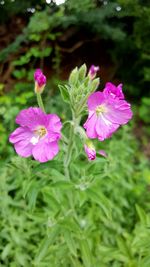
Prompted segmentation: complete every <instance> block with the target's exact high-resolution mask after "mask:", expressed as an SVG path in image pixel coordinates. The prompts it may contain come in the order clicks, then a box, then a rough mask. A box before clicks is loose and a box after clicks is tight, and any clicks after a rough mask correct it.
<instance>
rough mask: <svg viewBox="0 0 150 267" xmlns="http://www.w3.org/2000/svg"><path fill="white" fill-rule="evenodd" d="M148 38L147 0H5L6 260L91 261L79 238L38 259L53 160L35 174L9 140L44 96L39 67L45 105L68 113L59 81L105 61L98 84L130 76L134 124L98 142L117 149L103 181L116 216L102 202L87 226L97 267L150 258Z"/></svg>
mask: <svg viewBox="0 0 150 267" xmlns="http://www.w3.org/2000/svg"><path fill="white" fill-rule="evenodd" d="M149 39H150V3H149V1H148V0H134V1H133V0H116V1H115V0H114V1H113V0H66V1H65V0H41V1H40V0H39V1H37V0H30V1H29V0H21V1H20V0H1V1H0V200H1V211H0V229H1V233H0V254H1V256H0V266H2V267H3V266H4V267H9V266H10V267H20V266H25V267H28V266H36V267H38V266H39V267H40V266H44V267H55V266H58V267H61V266H62V267H72V266H75V267H82V266H86V267H89V266H90V265H88V262H89V260H88V256H87V255H86V253H84V252H83V254H84V259H85V260H84V262H82V261H81V260H79V262H75V260H74V259H73V256H72V251H73V248H72V249H71V252H68V249H67V246H65V244H63V245H60V244H59V242H58V243H56V244H55V247H53V253H52V254H51V253H47V252H46V253H44V252H42V253H43V254H42V256H41V254H40V256H39V258H38V259H39V260H38V261H37V262H36V264H35V263H34V264H33V262H34V259H35V257H36V255H38V250H39V245H40V243H41V240H42V238H43V237H44V236H45V232H46V230H45V221H46V220H47V219H48V218H49V216H50V214H49V212H48V209H50V210H51V209H52V210H53V207H51V205H50V204H49V203H53V205H54V206H55V205H56V204H57V203H54V202H55V201H54V199H52V197H51V195H50V194H48V193H45V191H44V190H43V191H42V189H41V191H40V188H42V186H43V184H42V185H41V182H40V178H41V177H43V179H44V172H46V171H47V169H46V170H45V169H44V168H43V169H44V171H43V173H42V174H41V172H39V170H38V169H37V171H35V173H34V174H33V173H32V169H33V167H37V166H36V163H35V162H33V163H32V164H31V163H30V162H29V161H28V159H21V158H19V157H17V156H16V155H15V152H14V150H13V147H12V146H11V145H10V144H9V142H8V136H9V134H10V133H11V132H12V131H13V130H14V128H15V127H16V126H15V116H16V115H17V114H18V112H19V111H20V110H21V109H24V108H26V107H29V106H32V105H33V106H34V105H36V99H35V97H34V81H33V73H34V71H35V69H36V68H42V69H43V71H44V74H45V75H46V76H47V80H48V82H47V85H46V89H45V92H44V94H43V97H44V101H45V105H46V110H47V111H48V112H51V113H52V112H56V113H57V114H59V116H60V117H61V119H62V121H65V120H66V119H67V117H68V115H67V114H68V109H67V108H66V105H65V104H64V103H63V102H62V100H61V97H60V94H59V90H58V86H57V85H58V84H62V83H64V82H65V81H66V80H67V78H68V76H69V73H70V71H71V70H72V69H73V68H74V67H75V66H81V65H82V64H83V63H86V64H87V66H88V67H90V66H91V65H92V64H94V65H98V66H100V71H99V73H98V75H99V76H100V77H101V85H100V89H102V88H103V87H104V85H105V83H106V82H107V81H111V82H113V83H115V84H116V85H117V84H119V83H123V85H124V87H123V88H124V93H125V95H126V97H127V99H128V101H129V102H130V103H131V104H132V108H133V112H134V118H133V120H132V122H131V123H130V124H129V125H128V126H125V127H124V128H123V129H120V130H119V131H118V133H117V134H116V135H115V136H114V137H113V138H112V139H111V140H108V141H106V142H105V143H103V144H100V146H101V145H102V146H103V148H104V149H105V150H106V151H107V153H108V154H109V155H110V156H109V157H110V161H109V164H108V163H106V162H103V161H102V162H98V164H101V165H102V167H101V173H103V177H105V179H102V180H101V182H100V186H101V190H102V192H103V193H105V194H106V196H107V197H108V198H109V200H110V201H111V203H112V204H111V205H112V210H113V216H114V217H113V221H111V222H110V221H109V220H107V219H105V216H104V215H102V214H100V216H99V215H98V212H97V210H96V206H92V209H91V210H90V211H89V213H88V212H87V213H88V219H89V222H90V224H91V225H95V230H92V231H93V232H92V231H91V232H90V230H88V231H87V232H88V233H89V232H90V234H89V236H90V238H91V240H93V241H91V242H93V243H94V244H96V245H95V246H96V248H95V252H94V253H95V258H94V263H93V265H92V267H111V266H113V267H123V266H125V267H150V164H149V160H150V88H149V85H150V53H149V52H150V42H149ZM83 161H84V160H83ZM85 161H86V160H85ZM77 164H80V163H79V162H77ZM43 166H44V165H43ZM51 167H52V166H51ZM94 171H95V169H94V168H93V173H94ZM87 173H88V169H87ZM25 174H26V175H25ZM95 175H97V174H96V172H95ZM29 177H30V178H33V180H32V183H31V181H30V183H29ZM27 186H28V188H27ZM62 190H63V188H62ZM120 190H122V191H120ZM25 195H27V196H26V198H24V196H25ZM81 198H83V196H82V197H81ZM49 205H50V207H49ZM56 206H57V205H56ZM81 206H82V205H81ZM87 207H90V205H88V203H87V206H86V207H84V208H83V210H82V207H80V209H81V213H83V214H84V213H85V210H88V208H87ZM54 209H55V208H54ZM90 229H91V228H90ZM96 229H97V230H96ZM94 231H95V232H94ZM97 235H99V236H100V240H99V239H98V238H97ZM69 242H70V240H69ZM44 248H45V247H44ZM50 251H51V250H50ZM69 253H70V254H69ZM87 254H88V253H87ZM70 255H71V256H70ZM86 257H87V258H86ZM93 257H94V256H93ZM32 264H33V265H32Z"/></svg>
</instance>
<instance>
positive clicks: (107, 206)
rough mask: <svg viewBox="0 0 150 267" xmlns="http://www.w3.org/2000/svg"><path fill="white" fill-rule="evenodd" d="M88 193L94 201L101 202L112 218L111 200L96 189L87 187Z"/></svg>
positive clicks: (106, 213) (100, 204)
mask: <svg viewBox="0 0 150 267" xmlns="http://www.w3.org/2000/svg"><path fill="white" fill-rule="evenodd" d="M86 192H87V195H88V196H89V197H90V198H91V200H92V201H94V202H96V203H97V204H99V206H100V207H101V209H102V210H103V212H104V213H105V215H106V216H107V217H108V218H109V219H111V204H110V202H109V200H108V199H107V198H106V197H105V195H104V194H102V193H101V192H96V191H94V189H91V188H89V189H87V190H86Z"/></svg>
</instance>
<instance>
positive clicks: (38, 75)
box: [34, 69, 46, 87]
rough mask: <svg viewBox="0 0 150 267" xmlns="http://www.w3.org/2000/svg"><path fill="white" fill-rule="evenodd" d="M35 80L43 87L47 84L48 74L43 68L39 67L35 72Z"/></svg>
mask: <svg viewBox="0 0 150 267" xmlns="http://www.w3.org/2000/svg"><path fill="white" fill-rule="evenodd" d="M34 80H35V81H36V82H37V83H38V86H40V87H42V86H43V85H45V84H46V76H45V75H44V74H43V72H42V70H41V69H37V70H36V71H35V73H34Z"/></svg>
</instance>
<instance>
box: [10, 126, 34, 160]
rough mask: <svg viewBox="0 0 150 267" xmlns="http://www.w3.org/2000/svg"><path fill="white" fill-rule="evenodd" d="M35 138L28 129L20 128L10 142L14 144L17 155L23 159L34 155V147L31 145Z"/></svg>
mask: <svg viewBox="0 0 150 267" xmlns="http://www.w3.org/2000/svg"><path fill="white" fill-rule="evenodd" d="M32 137H33V134H32V132H31V131H30V130H29V129H28V128H25V127H24V128H23V127H19V128H17V129H16V130H15V131H14V132H13V133H11V135H10V137H9V141H10V142H11V143H13V144H14V147H15V150H16V152H17V154H19V155H20V156H22V157H29V156H31V155H32V147H33V145H32V144H31V143H30V140H31V138H32Z"/></svg>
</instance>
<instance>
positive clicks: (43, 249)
mask: <svg viewBox="0 0 150 267" xmlns="http://www.w3.org/2000/svg"><path fill="white" fill-rule="evenodd" d="M59 233H60V227H59V226H58V225H57V226H55V227H54V228H53V229H52V231H51V233H50V234H49V236H48V237H46V238H44V240H43V241H42V243H41V245H40V247H39V250H38V253H37V255H36V257H35V266H37V264H39V263H40V262H41V261H42V260H43V259H44V257H45V256H46V254H47V253H48V250H49V247H50V246H51V245H52V244H53V243H54V241H55V239H56V237H57V236H58V235H59Z"/></svg>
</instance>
